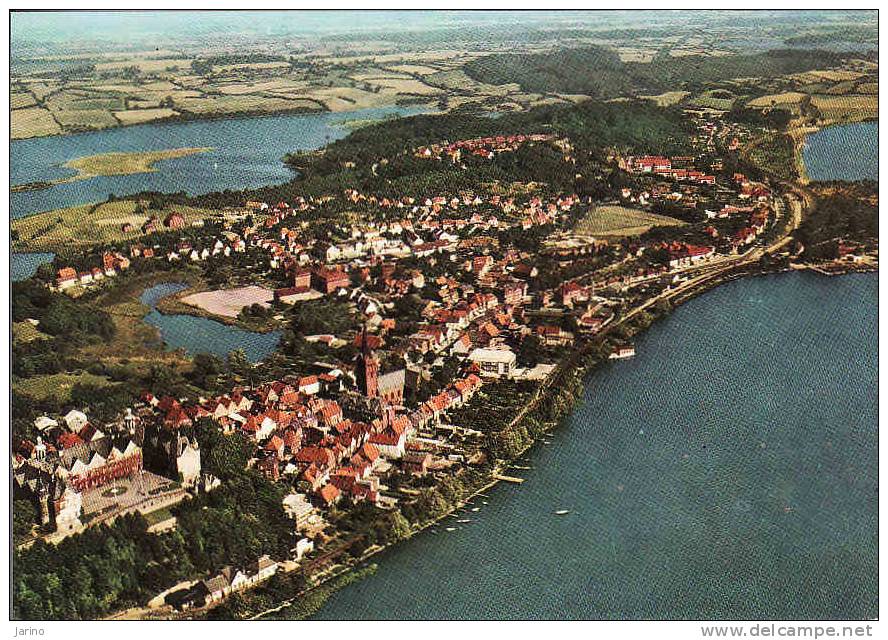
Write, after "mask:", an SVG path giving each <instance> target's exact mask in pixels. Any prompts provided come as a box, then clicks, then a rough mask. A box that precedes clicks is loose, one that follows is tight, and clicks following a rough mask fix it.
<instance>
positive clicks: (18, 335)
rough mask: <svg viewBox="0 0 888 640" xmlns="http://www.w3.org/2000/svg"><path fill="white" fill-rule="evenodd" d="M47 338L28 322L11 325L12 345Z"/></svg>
mask: <svg viewBox="0 0 888 640" xmlns="http://www.w3.org/2000/svg"><path fill="white" fill-rule="evenodd" d="M46 338H49V336H48V335H47V334H45V333H43V332H42V331H40V329H38V328H37V327H35V326H34V325H33V324H31V323H30V322H13V323H12V341H13V342H14V343H17V344H18V343H24V342H33V341H34V340H44V339H46Z"/></svg>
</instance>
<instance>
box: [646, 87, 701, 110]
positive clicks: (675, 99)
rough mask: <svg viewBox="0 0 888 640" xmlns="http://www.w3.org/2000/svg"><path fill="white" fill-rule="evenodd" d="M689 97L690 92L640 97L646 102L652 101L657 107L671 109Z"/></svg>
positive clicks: (671, 92) (670, 92) (673, 92)
mask: <svg viewBox="0 0 888 640" xmlns="http://www.w3.org/2000/svg"><path fill="white" fill-rule="evenodd" d="M689 95H691V93H690V91H667V92H666V93H661V94H660V95H656V96H640V97H642V98H645V99H646V100H653V101H654V103H656V105H657V106H658V107H671V106H672V105H674V104H678V103H679V102H681V101H682V100H684V99H685V98H686V97H688V96H689Z"/></svg>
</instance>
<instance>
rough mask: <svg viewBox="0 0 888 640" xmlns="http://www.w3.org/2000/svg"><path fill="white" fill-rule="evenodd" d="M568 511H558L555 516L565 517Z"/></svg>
mask: <svg viewBox="0 0 888 640" xmlns="http://www.w3.org/2000/svg"><path fill="white" fill-rule="evenodd" d="M568 513H570V511H569V510H568V509H559V510H558V511H556V512H555V515H556V516H566V515H567V514H568Z"/></svg>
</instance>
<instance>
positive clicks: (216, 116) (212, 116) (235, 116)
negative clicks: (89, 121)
mask: <svg viewBox="0 0 888 640" xmlns="http://www.w3.org/2000/svg"><path fill="white" fill-rule="evenodd" d="M434 102H435V101H434V100H423V101H421V102H417V103H416V104H398V103H397V102H392V103H391V104H380V105H376V106H372V107H362V108H360V109H343V110H342V111H332V110H330V109H328V108H327V107H326V106H325V107H323V108H318V109H310V108H307V107H293V108H292V109H279V110H275V111H265V110H262V109H256V110H253V111H237V112H233V113H206V114H202V113H201V114H198V113H192V112H184V113H179V114H177V115H174V116H167V117H165V118H157V119H156V120H150V121H148V122H132V123H120V124H117V125H114V126H112V127H102V128H98V129H85V130H82V131H61V132H59V133H51V134H48V135H43V136H26V137H21V138H14V137H12V136H10V138H9V142H10V144H12V143H14V142H24V141H26V140H44V139H49V138H64V137H68V136H76V135H82V134H89V133H101V132H103V131H112V130H114V129H127V128H130V127H143V126H152V125H159V124H188V123H192V122H212V121H215V120H247V119H252V118H272V117H275V116H312V115H324V114H327V115H335V114H339V113H342V114H348V113H356V112H358V111H366V110H370V109H389V108H392V107H400V108H409V107H412V106H417V105H424V106H427V107H428V106H431V105H433V104H434ZM320 104H322V103H319V105H320Z"/></svg>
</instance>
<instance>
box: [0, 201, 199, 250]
mask: <svg viewBox="0 0 888 640" xmlns="http://www.w3.org/2000/svg"><path fill="white" fill-rule="evenodd" d="M140 205H141V206H142V207H143V209H144V213H136V211H137V207H139V206H140ZM147 206H148V203H147V202H141V203H139V202H136V201H135V200H116V201H114V202H105V203H100V204H84V205H78V206H74V207H67V208H64V209H56V210H53V211H46V212H44V213H37V214H35V215H32V216H27V217H26V218H19V219H18V220H12V221H11V223H10V226H11V228H12V230H14V231H15V232H16V233H18V236H19V240H18V241H17V242H16V243H15V248H16V249H17V250H20V251H44V250H50V251H55V252H56V253H58V252H59V251H62V250H64V249H66V248H82V247H86V246H90V245H93V244H98V243H113V242H121V241H125V240H136V239H137V238H139V237H140V236H142V231H141V225H142V224H143V223H144V222H145V221H146V220H147V219H148V216H149V215H156V216H157V217H158V218H159V219H160V220H163V219H164V217H166V215H167V214H168V213H170V212H172V211H176V212H178V213H181V214H182V215H183V216H184V217H185V220H186V222H188V223H190V222H191V221H193V220H197V219H203V218H207V217H211V216H213V215H214V214H215V213H216V212H215V211H213V210H211V209H197V208H194V207H185V206H171V207H167V208H165V209H162V210H154V209H148V208H147ZM126 222H129V223H130V224H131V225H132V226H133V230H132V231H128V232H124V231H123V225H124V223H126Z"/></svg>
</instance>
